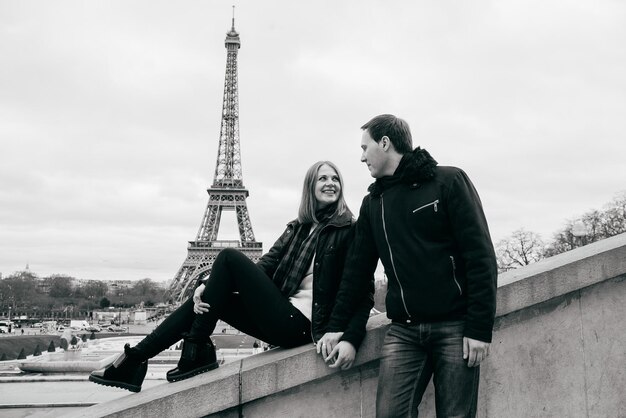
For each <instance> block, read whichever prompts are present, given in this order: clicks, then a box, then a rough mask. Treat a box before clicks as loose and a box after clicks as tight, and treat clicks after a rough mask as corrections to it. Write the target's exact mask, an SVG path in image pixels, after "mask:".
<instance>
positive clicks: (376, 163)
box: [361, 130, 389, 179]
mask: <svg viewBox="0 0 626 418" xmlns="http://www.w3.org/2000/svg"><path fill="white" fill-rule="evenodd" d="M361 149H362V150H363V153H362V154H361V161H362V162H364V163H365V164H367V168H368V169H369V171H370V174H371V175H372V177H374V178H376V179H377V178H379V177H383V176H384V175H385V174H384V172H385V169H386V167H387V164H388V158H389V157H388V154H387V153H386V152H385V150H384V149H383V141H382V140H381V141H380V142H376V141H374V140H373V139H372V137H371V136H370V134H369V132H368V131H367V130H365V131H363V136H362V137H361Z"/></svg>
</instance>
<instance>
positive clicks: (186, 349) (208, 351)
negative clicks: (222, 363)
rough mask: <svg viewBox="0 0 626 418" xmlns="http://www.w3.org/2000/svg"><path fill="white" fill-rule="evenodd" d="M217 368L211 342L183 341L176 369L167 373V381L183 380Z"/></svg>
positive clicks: (213, 347)
mask: <svg viewBox="0 0 626 418" xmlns="http://www.w3.org/2000/svg"><path fill="white" fill-rule="evenodd" d="M217 367H218V364H217V358H216V356H215V346H214V345H213V343H212V342H211V340H209V341H208V342H206V341H202V342H199V341H194V340H191V339H185V341H183V349H182V353H181V355H180V360H178V367H176V368H175V369H172V370H170V371H169V372H167V381H168V382H176V381H178V380H184V379H187V378H189V377H191V376H195V375H197V374H200V373H204V372H208V371H209V370H213V369H216V368H217Z"/></svg>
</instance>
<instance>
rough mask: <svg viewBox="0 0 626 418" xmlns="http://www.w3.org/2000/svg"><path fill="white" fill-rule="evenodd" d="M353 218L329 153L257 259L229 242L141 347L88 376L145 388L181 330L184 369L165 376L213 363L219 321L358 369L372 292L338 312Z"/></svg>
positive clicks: (177, 377) (127, 349) (188, 372)
mask: <svg viewBox="0 0 626 418" xmlns="http://www.w3.org/2000/svg"><path fill="white" fill-rule="evenodd" d="M353 223H354V220H353V217H352V213H351V212H350V210H349V209H348V207H347V205H346V202H345V200H344V197H343V180H342V178H341V174H340V173H339V170H338V169H337V167H336V166H335V165H334V164H333V163H331V162H329V161H320V162H317V163H315V164H313V166H311V168H309V170H308V171H307V173H306V176H305V179H304V187H303V192H302V200H301V202H300V209H299V212H298V218H297V219H296V220H294V221H292V222H290V223H289V224H287V229H286V230H285V232H284V233H283V234H282V236H281V237H280V238H278V240H277V241H276V243H275V244H274V246H273V247H272V248H271V249H270V250H269V252H268V253H267V254H265V255H263V256H262V257H261V259H260V260H259V261H258V263H256V264H254V263H253V262H252V261H250V259H248V258H247V257H246V256H245V255H243V254H242V253H241V252H239V251H237V250H235V249H230V248H227V249H224V250H222V251H221V252H220V253H219V255H218V256H217V258H216V259H215V262H214V263H213V266H212V269H211V273H210V274H209V276H208V278H206V279H204V280H203V281H202V284H201V285H200V286H199V287H198V288H197V289H196V291H195V292H194V296H193V297H192V298H191V299H189V300H188V301H187V302H185V303H184V304H183V305H181V306H180V307H179V308H178V309H176V310H175V311H174V312H172V313H171V314H170V315H169V316H168V317H167V318H166V319H165V320H164V321H163V322H162V323H161V324H160V325H159V326H158V327H157V328H156V329H155V330H154V331H153V332H152V333H150V334H149V335H147V336H146V337H145V338H144V339H143V340H142V341H140V342H139V343H138V344H137V345H136V346H135V347H132V348H131V347H130V346H129V345H128V344H126V346H125V347H124V353H123V354H121V355H120V356H119V357H118V359H117V360H116V361H115V362H114V363H113V364H112V365H110V366H109V367H107V368H105V369H103V370H99V371H96V372H93V373H92V374H91V376H90V377H89V380H91V381H92V382H96V383H99V384H102V385H107V386H115V387H119V388H124V389H128V390H130V391H133V392H139V391H140V390H141V384H142V382H143V379H144V377H145V375H146V371H147V367H148V365H147V360H148V359H150V358H152V357H154V356H156V355H157V354H158V353H160V352H161V351H163V350H165V349H166V348H168V347H170V346H171V345H173V344H175V343H176V342H177V341H179V340H180V339H181V338H183V339H184V342H183V347H182V353H181V357H180V360H179V362H178V367H176V368H175V369H173V370H170V371H169V372H167V380H168V381H170V382H173V381H177V380H182V379H186V378H188V377H191V376H194V375H196V374H199V373H203V372H206V371H209V370H212V369H215V368H216V367H217V366H218V364H217V361H216V356H215V347H214V346H213V344H212V342H211V338H210V336H211V334H212V333H213V331H214V329H215V326H216V324H217V321H218V320H219V319H221V320H223V321H225V322H227V323H229V324H230V325H232V326H234V327H235V328H237V329H239V330H240V331H242V332H244V333H246V334H248V335H251V336H253V337H254V338H257V339H259V340H262V341H264V342H266V343H268V344H271V345H275V346H281V347H286V348H289V347H296V346H299V345H303V344H306V343H310V342H311V340H313V342H314V343H317V344H318V347H317V350H318V352H319V353H321V354H322V356H323V357H324V359H325V361H327V362H331V363H334V364H333V365H332V366H331V367H342V368H344V369H347V368H349V367H351V365H352V362H353V361H354V356H355V355H356V350H357V349H358V347H359V345H360V344H361V341H362V340H363V337H364V335H365V324H366V323H367V319H368V317H369V310H370V309H371V307H372V305H373V302H372V301H373V299H372V298H368V299H367V300H365V301H363V303H362V304H361V306H360V307H358V308H357V309H355V310H354V313H353V314H352V316H351V317H350V318H339V317H337V315H335V316H332V310H333V306H334V302H335V296H336V294H337V291H338V290H339V286H340V281H341V274H342V271H343V263H344V260H345V256H346V252H347V248H348V244H349V241H350V238H351V236H352V224H353ZM235 292H236V293H235ZM331 316H332V323H333V324H335V325H333V326H332V327H331V326H329V322H330V321H331ZM325 333H329V334H327V336H325V337H323V339H322V340H320V338H321V337H322V336H323V335H324V334H325Z"/></svg>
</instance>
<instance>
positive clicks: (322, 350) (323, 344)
mask: <svg viewBox="0 0 626 418" xmlns="http://www.w3.org/2000/svg"><path fill="white" fill-rule="evenodd" d="M342 336H343V332H327V333H326V334H324V336H323V337H322V338H320V339H319V341H318V342H317V345H316V350H317V354H321V355H322V357H323V358H324V359H326V357H328V355H329V354H330V353H331V351H333V349H334V348H335V346H336V345H337V344H338V343H339V339H340V338H341V337H342ZM324 361H325V360H324Z"/></svg>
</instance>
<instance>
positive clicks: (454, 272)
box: [450, 256, 463, 295]
mask: <svg viewBox="0 0 626 418" xmlns="http://www.w3.org/2000/svg"><path fill="white" fill-rule="evenodd" d="M450 264H452V280H454V284H456V287H457V289H459V295H462V294H463V290H461V285H460V284H459V281H458V280H457V279H456V262H455V261H454V256H450Z"/></svg>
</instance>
